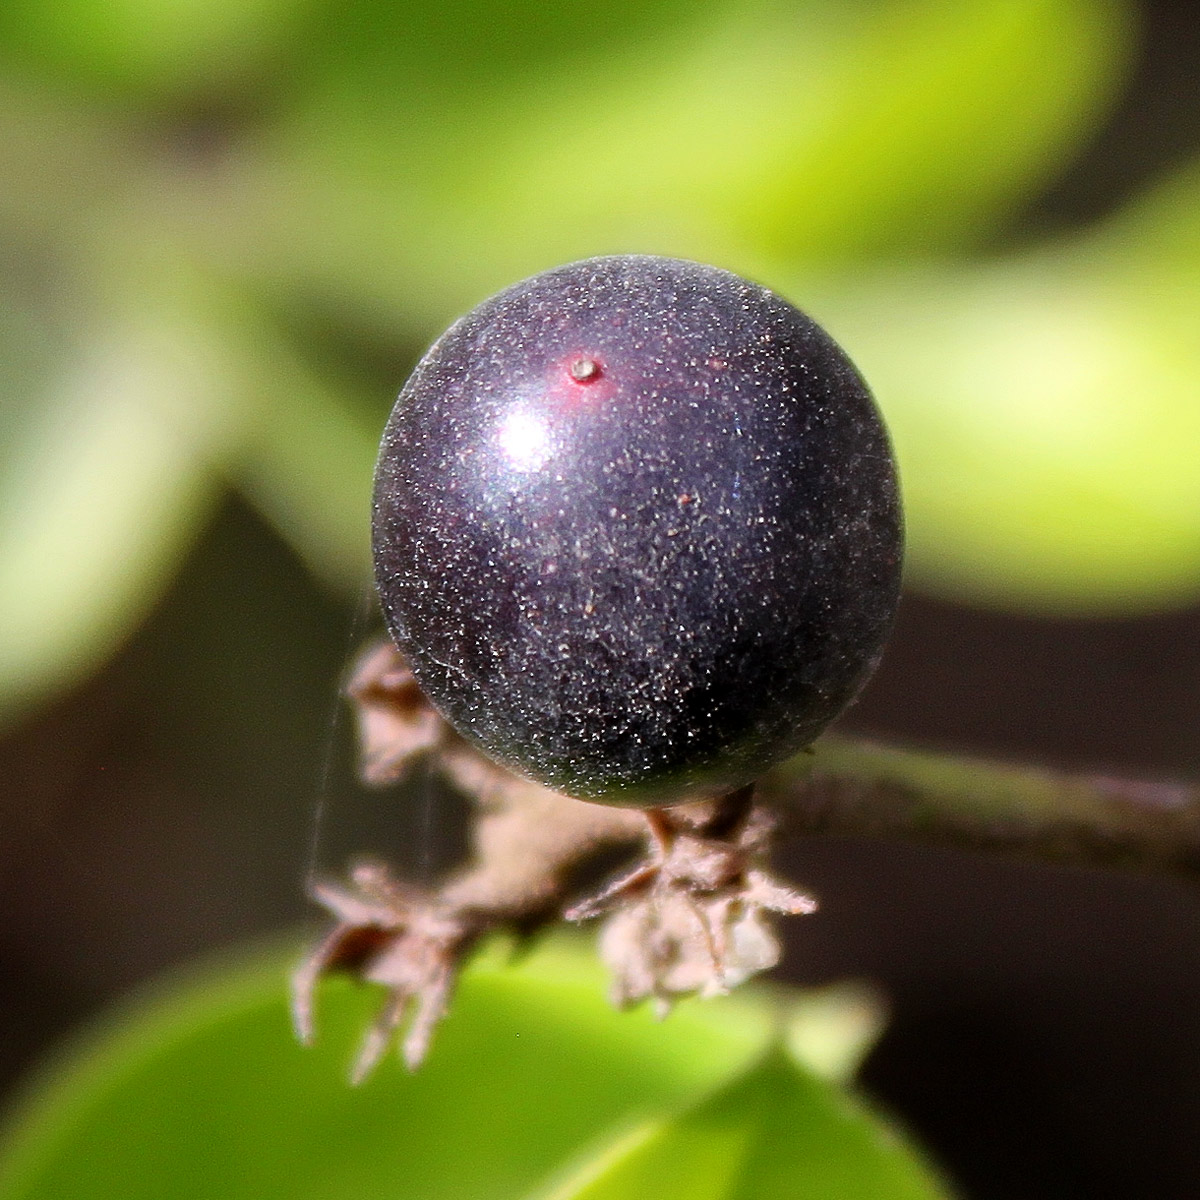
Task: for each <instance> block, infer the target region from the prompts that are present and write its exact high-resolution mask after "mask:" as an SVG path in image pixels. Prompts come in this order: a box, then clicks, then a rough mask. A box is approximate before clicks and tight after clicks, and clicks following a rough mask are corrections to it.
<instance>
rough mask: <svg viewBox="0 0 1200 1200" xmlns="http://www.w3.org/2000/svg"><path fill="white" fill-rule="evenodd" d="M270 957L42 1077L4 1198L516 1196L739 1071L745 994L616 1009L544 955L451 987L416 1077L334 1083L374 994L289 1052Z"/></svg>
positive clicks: (585, 960)
mask: <svg viewBox="0 0 1200 1200" xmlns="http://www.w3.org/2000/svg"><path fill="white" fill-rule="evenodd" d="M285 974H286V966H285V964H284V962H282V961H281V960H280V958H279V957H278V956H277V955H271V956H269V957H268V958H266V959H265V960H262V959H259V960H257V961H255V962H254V963H252V964H251V965H249V966H243V967H240V968H237V969H226V970H225V971H224V972H223V973H221V974H218V975H217V976H216V977H210V978H207V979H203V980H201V981H200V982H198V983H192V984H190V985H189V986H186V987H183V988H178V987H177V988H173V989H171V990H170V991H168V992H166V993H165V994H162V995H159V996H158V997H157V998H155V999H153V1000H151V1001H150V1002H148V1003H144V1004H143V1005H141V1006H139V1007H138V1008H136V1009H134V1010H133V1011H126V1012H125V1013H123V1014H122V1015H120V1016H118V1017H115V1018H112V1019H110V1021H109V1023H108V1025H107V1027H106V1028H105V1029H103V1030H102V1031H101V1032H100V1033H99V1034H98V1035H93V1036H92V1037H91V1039H89V1044H87V1045H86V1046H85V1047H83V1048H81V1049H76V1050H75V1051H74V1052H73V1053H71V1054H69V1055H68V1056H66V1057H65V1058H63V1059H61V1060H60V1061H59V1062H58V1063H57V1064H56V1065H54V1066H52V1067H51V1068H50V1069H48V1070H47V1071H46V1072H45V1073H44V1075H43V1077H42V1078H41V1080H40V1081H39V1082H38V1083H37V1084H36V1086H35V1087H34V1088H33V1090H32V1092H31V1094H30V1095H28V1096H27V1097H26V1099H25V1101H24V1103H23V1104H22V1105H21V1106H20V1107H19V1108H18V1109H17V1111H16V1113H15V1114H14V1115H13V1117H12V1119H11V1121H10V1125H9V1128H8V1131H7V1136H6V1137H4V1138H3V1141H2V1144H0V1197H3V1200H18V1198H20V1200H34V1198H36V1197H45V1198H46V1200H51V1198H54V1200H61V1197H64V1196H70V1197H71V1198H72V1200H99V1198H100V1197H114V1198H116V1197H119V1198H120V1200H140V1198H143V1197H144V1198H145V1200H159V1198H160V1197H162V1196H165V1195H166V1196H171V1197H173V1198H175V1200H184V1198H186V1197H196V1198H199V1197H206V1198H209V1200H211V1198H212V1197H216V1196H220V1197H222V1200H238V1198H240V1197H246V1198H247V1200H250V1198H253V1200H271V1198H272V1197H279V1198H280V1200H304V1198H305V1197H313V1198H314V1200H315V1198H317V1197H320V1198H321V1200H334V1198H338V1197H346V1198H347V1200H350V1198H351V1197H362V1196H373V1195H379V1196H388V1197H393V1198H395V1200H401V1198H403V1197H414V1198H420V1200H438V1198H439V1197H444V1198H445V1200H463V1198H464V1197H470V1198H471V1200H491V1198H495V1200H513V1197H516V1196H521V1195H523V1194H525V1193H526V1192H528V1191H529V1190H530V1189H531V1188H533V1187H534V1186H536V1185H537V1184H538V1183H539V1181H540V1180H543V1179H545V1178H547V1177H548V1176H549V1175H550V1174H551V1173H552V1172H553V1171H555V1170H557V1169H559V1168H560V1167H561V1164H562V1163H564V1162H565V1161H567V1160H568V1158H569V1157H571V1156H573V1155H575V1154H576V1153H578V1151H579V1149H580V1147H583V1146H586V1145H589V1144H592V1143H594V1142H595V1141H596V1140H597V1139H598V1138H601V1137H603V1136H605V1135H606V1134H607V1133H608V1132H609V1131H611V1130H613V1129H614V1128H617V1127H624V1126H627V1125H628V1124H629V1123H630V1122H632V1121H635V1120H637V1119H639V1118H640V1117H643V1116H646V1115H654V1114H658V1113H663V1112H669V1111H675V1110H676V1109H678V1108H679V1107H681V1106H682V1105H685V1104H687V1103H689V1102H690V1101H691V1100H692V1099H694V1098H695V1097H697V1096H699V1095H701V1094H703V1093H705V1092H707V1091H709V1090H711V1089H712V1088H713V1087H715V1086H717V1085H718V1084H719V1083H720V1082H721V1081H722V1080H723V1079H725V1078H728V1077H729V1076H730V1075H731V1074H732V1073H735V1072H737V1071H739V1070H741V1069H743V1068H744V1067H745V1066H746V1064H747V1063H749V1062H751V1061H753V1060H754V1059H755V1058H756V1057H757V1056H758V1055H759V1054H761V1053H762V1050H763V1048H764V1046H765V1044H766V1042H767V1040H768V1039H769V1037H770V1036H771V1030H772V1028H773V1025H774V1022H773V1018H772V1011H771V1008H770V1006H769V1005H767V1004H765V1003H764V1001H763V999H762V998H761V996H760V997H759V999H757V1000H751V999H750V998H748V997H747V998H736V997H735V998H730V999H728V1000H720V1001H706V1002H691V1003H687V1004H684V1005H681V1006H680V1007H679V1009H678V1010H677V1011H676V1012H675V1013H673V1014H672V1016H671V1017H670V1019H669V1020H667V1021H665V1022H656V1021H654V1020H653V1018H652V1017H651V1015H650V1014H649V1013H648V1012H647V1011H645V1010H642V1011H637V1012H632V1013H624V1014H622V1013H617V1012H615V1011H613V1010H612V1009H611V1008H610V1007H609V1005H608V1004H607V1002H606V1000H605V996H604V991H605V983H604V980H603V979H602V977H601V973H600V971H599V969H598V967H597V966H596V965H595V964H594V961H593V959H592V958H591V956H590V955H586V954H584V953H583V952H581V951H580V949H579V948H578V943H576V944H575V945H574V946H572V945H569V944H562V943H557V944H551V945H547V946H545V947H543V948H542V949H540V950H539V951H538V952H537V953H535V954H533V955H531V956H530V957H528V958H527V959H525V960H524V961H522V962H521V963H520V964H519V965H516V966H509V965H505V964H503V963H502V962H499V961H498V960H497V957H496V956H494V955H493V956H490V957H485V959H484V960H482V961H480V962H478V963H477V964H476V965H475V966H474V967H473V968H472V969H471V970H470V971H469V972H468V973H467V975H466V978H465V979H464V981H463V983H462V986H461V988H460V992H459V995H458V997H457V999H456V1001H455V1005H454V1008H453V1010H452V1012H451V1014H450V1017H449V1018H448V1019H447V1021H446V1022H445V1024H444V1025H443V1027H442V1028H441V1029H440V1030H439V1032H438V1036H437V1038H436V1040H435V1043H434V1046H433V1050H432V1053H431V1055H430V1058H429V1060H428V1061H427V1063H426V1064H425V1066H424V1067H423V1068H422V1069H421V1071H420V1072H418V1073H417V1074H415V1075H408V1074H406V1073H405V1072H404V1070H403V1068H402V1067H401V1065H400V1064H399V1062H398V1061H397V1060H396V1059H395V1058H392V1059H389V1060H388V1061H386V1062H385V1063H384V1064H383V1065H382V1067H381V1068H380V1069H379V1071H378V1072H377V1073H376V1075H375V1076H373V1077H372V1078H371V1079H370V1080H369V1081H368V1082H367V1083H366V1084H365V1085H364V1086H362V1087H360V1088H350V1087H348V1086H347V1084H346V1081H345V1079H346V1071H347V1067H348V1065H349V1062H350V1059H351V1056H352V1054H353V1052H354V1048H355V1046H356V1044H357V1041H358V1039H359V1037H360V1036H361V1033H362V1030H363V1028H364V1024H365V1022H366V1021H367V1019H368V1017H369V1015H370V1013H371V1012H372V1011H373V1009H374V1007H375V1006H376V1005H377V1004H378V1003H379V1001H380V994H379V992H378V991H377V990H376V989H372V988H361V987H355V986H353V985H351V984H350V983H348V982H346V981H343V980H334V981H331V982H330V983H328V984H327V985H326V986H325V987H324V988H323V989H322V991H321V994H320V996H319V1005H318V1009H317V1017H318V1035H319V1040H318V1044H317V1045H316V1047H314V1048H312V1049H303V1048H301V1047H300V1046H298V1045H297V1044H296V1042H295V1041H294V1038H293V1036H292V1034H291V1031H290V1027H289V1021H288V1014H287V1001H286V995H285Z"/></svg>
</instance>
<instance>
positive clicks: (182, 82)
mask: <svg viewBox="0 0 1200 1200" xmlns="http://www.w3.org/2000/svg"><path fill="white" fill-rule="evenodd" d="M310 7H311V4H310V3H309V0H44V2H43V0H6V2H5V4H4V5H3V6H0V50H2V51H3V54H4V57H5V58H7V59H8V60H9V61H14V60H15V61H16V62H18V63H19V64H20V65H21V66H22V67H25V68H26V69H28V68H30V67H32V68H33V69H34V70H36V71H39V72H44V73H45V74H46V75H48V76H56V75H58V76H66V77H68V78H69V79H70V80H71V81H72V83H73V85H74V87H75V88H78V87H79V85H80V83H84V84H85V85H91V86H93V87H96V88H97V89H99V90H103V91H107V92H116V93H132V94H133V95H134V96H138V95H139V94H140V95H142V96H145V95H149V96H150V97H161V96H164V95H165V96H170V97H174V96H178V95H180V94H181V93H182V94H185V95H186V94H187V93H189V92H193V91H200V90H202V89H205V90H208V91H209V92H211V91H213V90H216V89H218V88H221V87H226V88H235V89H236V88H238V87H244V86H245V85H246V83H247V82H249V79H248V78H247V76H250V75H251V74H252V73H253V72H255V71H260V70H264V69H265V68H266V67H267V66H268V64H270V63H271V61H272V59H273V58H275V57H276V55H277V54H278V50H279V43H281V42H283V43H284V44H286V41H287V35H288V34H289V33H291V32H292V29H293V27H294V26H295V24H296V22H297V19H298V18H299V16H301V15H302V14H303V12H304V10H306V9H308V8H310Z"/></svg>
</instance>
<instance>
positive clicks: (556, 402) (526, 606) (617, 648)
mask: <svg viewBox="0 0 1200 1200" xmlns="http://www.w3.org/2000/svg"><path fill="white" fill-rule="evenodd" d="M373 541H374V557H375V574H376V583H377V587H378V591H379V597H380V602H381V605H382V608H383V614H384V619H385V621H386V623H387V627H388V630H389V632H390V634H391V635H392V637H393V638H394V639H395V641H396V643H397V645H398V646H399V647H400V649H401V650H402V651H403V652H404V654H405V655H406V656H407V658H408V659H409V661H410V663H411V664H412V668H413V671H414V673H415V675H416V678H417V680H418V682H419V683H420V685H421V687H422V689H423V690H424V691H425V692H426V694H427V695H428V696H429V698H430V699H431V700H432V702H433V703H434V705H435V706H436V707H437V708H438V709H439V710H440V711H441V712H442V714H443V715H444V716H445V717H446V718H447V719H448V720H449V721H450V723H451V724H452V725H454V726H455V728H457V729H458V730H459V732H460V733H462V734H463V735H464V736H465V737H467V738H468V739H469V740H471V741H473V742H475V743H476V744H477V745H479V746H480V747H481V748H482V749H483V750H484V751H485V752H486V753H488V754H489V755H491V756H492V757H493V758H495V759H496V760H498V761H500V762H502V763H504V764H505V765H507V766H509V767H511V768H512V769H513V770H515V771H517V772H518V773H521V774H523V775H526V776H528V777H530V778H532V779H535V780H537V781H539V782H541V783H544V784H547V785H548V786H551V787H554V788H556V789H558V790H560V791H563V792H565V793H567V794H568V795H572V796H576V797H579V798H581V799H587V800H595V801H601V802H606V803H616V804H629V805H637V806H643V807H651V806H662V805H669V804H674V803H680V802H683V801H687V800H692V799H697V798H700V797H703V796H709V795H717V794H722V793H726V792H729V791H732V790H734V789H736V788H738V787H740V786H742V785H744V784H746V783H748V782H750V781H752V780H753V779H754V778H755V777H757V776H758V775H760V774H761V773H762V772H763V771H764V770H766V769H767V768H768V767H770V766H771V765H772V764H774V763H775V762H778V761H780V760H781V759H783V758H785V757H787V756H788V755H790V754H792V753H794V752H795V751H797V750H800V749H802V748H803V747H805V746H806V745H808V744H809V743H810V742H811V741H812V740H813V739H814V738H815V737H816V736H817V735H818V734H819V733H820V732H821V731H822V730H823V729H824V728H825V726H826V725H827V724H828V723H829V722H830V721H831V720H832V719H833V718H834V717H836V716H837V715H838V713H840V712H841V711H842V709H843V708H844V707H845V706H846V705H847V704H848V703H849V702H850V701H851V700H852V699H853V697H854V695H855V694H856V692H857V691H858V689H859V688H860V687H861V685H862V684H863V682H864V681H865V680H866V678H867V677H868V676H869V675H870V673H871V671H872V670H873V669H874V667H875V665H876V663H877V661H878V658H879V654H880V652H881V649H882V646H883V642H884V640H885V638H886V635H887V632H888V629H889V627H890V625H891V621H892V616H893V613H894V609H895V605H896V599H897V594H898V590H899V580H900V562H901V547H902V529H901V516H900V505H899V498H898V491H897V483H896V474H895V467H894V462H893V458H892V454H891V449H890V447H889V444H888V439H887V434H886V432H885V430H884V428H883V424H882V422H881V420H880V417H879V414H878V412H877V410H876V408H875V405H874V402H873V401H872V399H871V396H870V393H869V392H868V390H867V388H866V385H865V384H864V383H863V381H862V379H861V377H860V376H859V375H858V373H857V371H856V370H855V369H854V367H853V365H852V364H851V363H850V361H849V359H847V357H846V356H845V354H844V353H843V352H842V351H841V350H840V348H839V347H838V346H837V345H836V344H835V343H834V342H833V340H832V339H831V338H830V337H829V336H828V335H827V334H826V333H824V331H823V330H821V329H820V328H819V327H818V326H817V325H816V324H815V323H813V322H812V321H811V320H810V319H809V318H808V317H806V316H804V315H803V314H802V313H800V312H799V311H798V310H797V309H795V308H793V307H792V306H791V305H790V304H788V303H787V302H786V301H785V300H783V299H782V298H780V297H779V296H777V295H775V294H774V293H772V292H770V291H768V290H767V289H765V288H762V287H760V286H758V285H757V284H753V283H750V282H747V281H746V280H743V279H741V278H739V277H737V276H735V275H732V274H730V273H728V272H726V271H722V270H718V269H717V268H715V267H708V266H702V265H700V264H698V263H691V262H684V261H680V260H675V259H665V258H657V257H651V256H642V255H628V256H616V257H610V258H599V259H591V260H587V261H584V262H579V263H572V264H569V265H567V266H564V267H559V268H556V269H554V270H551V271H547V272H545V273H543V274H541V275H537V276H535V277H533V278H531V279H528V280H525V281H524V282H522V283H518V284H516V285H514V286H513V287H511V288H509V289H507V290H506V291H503V292H501V293H500V294H499V295H497V296H494V297H493V298H492V299H490V300H487V301H485V302H484V303H483V304H481V305H480V306H479V307H478V308H476V309H475V310H474V311H473V312H471V313H469V314H468V315H467V316H465V317H463V318H462V319H461V320H459V321H458V322H457V323H456V324H454V325H453V326H452V327H451V328H450V329H449V330H447V332H446V333H445V334H443V336H442V337H441V338H440V339H439V340H438V341H437V343H436V344H435V345H434V346H433V347H432V348H431V349H430V350H429V352H428V353H427V354H426V355H425V357H424V358H423V359H422V360H421V362H420V363H419V364H418V366H417V368H416V370H415V371H414V373H413V375H412V377H411V379H410V380H409V381H408V383H407V384H406V386H405V388H404V390H403V391H402V392H401V394H400V398H399V400H398V401H397V403H396V406H395V409H394V410H393V412H392V415H391V418H390V419H389V421H388V424H387V428H386V429H385V432H384V436H383V443H382V447H381V451H380V457H379V464H378V467H377V471H376V479H375V500H374V519H373Z"/></svg>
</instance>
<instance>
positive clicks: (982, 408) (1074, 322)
mask: <svg viewBox="0 0 1200 1200" xmlns="http://www.w3.org/2000/svg"><path fill="white" fill-rule="evenodd" d="M1198 235H1200V172H1197V171H1193V172H1189V173H1186V174H1185V176H1184V177H1183V178H1181V179H1179V180H1173V181H1171V182H1169V183H1168V184H1167V185H1165V186H1164V188H1163V190H1162V192H1161V194H1160V195H1158V196H1156V197H1152V198H1150V199H1148V200H1147V201H1146V203H1145V204H1144V205H1143V206H1141V207H1140V209H1139V210H1138V211H1131V212H1129V213H1126V214H1123V215H1122V216H1121V217H1120V218H1119V219H1118V220H1116V221H1114V222H1112V223H1111V226H1110V227H1109V228H1107V229H1103V230H1101V231H1099V232H1098V233H1096V234H1094V235H1091V236H1090V237H1088V238H1086V239H1083V240H1080V241H1072V242H1069V243H1064V244H1062V245H1059V246H1055V247H1051V248H1050V249H1048V250H1043V251H1039V252H1036V253H1033V254H1030V255H1027V256H1025V257H1024V258H1020V259H1014V260H1007V261H1002V262H998V263H995V264H992V265H990V266H988V267H984V268H977V269H975V270H972V271H966V270H958V271H954V270H949V269H947V270H941V271H934V272H929V273H905V274H903V275H899V276H897V277H892V278H887V277H878V276H877V277H876V278H875V279H874V280H873V281H871V282H870V283H868V284H866V285H864V286H861V287H856V288H847V289H846V290H845V292H843V293H842V294H841V296H840V297H838V298H836V299H834V298H829V299H828V303H825V302H824V301H823V302H822V303H821V308H820V314H821V315H822V316H823V317H824V318H825V319H827V320H828V321H829V324H830V326H831V328H832V330H833V331H834V333H835V334H836V335H837V336H838V337H839V338H841V339H842V340H843V341H844V343H845V344H846V345H847V346H850V347H852V348H853V349H852V352H853V354H854V357H855V359H856V361H857V362H858V364H859V366H860V367H861V368H862V370H863V372H864V374H865V375H866V376H867V378H868V379H870V380H871V383H872V386H873V387H874V389H875V391H876V395H877V396H878V398H879V400H880V403H881V404H882V406H883V408H884V411H885V413H886V415H887V418H888V421H889V424H890V426H891V428H892V432H893V435H894V437H895V441H896V447H897V451H898V453H899V456H900V463H901V472H902V481H903V485H904V490H905V496H906V503H907V512H908V534H909V560H908V561H909V568H910V574H909V578H910V581H911V582H912V583H913V584H915V585H916V586H918V587H922V588H926V589H929V590H932V591H936V592H939V593H942V594H946V595H949V596H953V597H957V598H960V599H966V600H968V601H972V602H978V603H986V604H998V605H1000V606H1002V607H1006V608H1017V609H1025V610H1032V611H1037V612H1051V613H1052V612H1060V613H1089V612H1092V613H1104V612H1107V613H1119V612H1137V611H1145V610H1153V609H1157V608H1163V607H1167V606H1170V605H1174V604H1188V603H1192V602H1194V601H1195V599H1196V598H1197V597H1198V596H1200V470H1198V469H1197V453H1198V450H1200V402H1198V401H1200V382H1198V381H1200V338H1198V337H1197V336H1196V330H1197V329H1198V328H1200V236H1198Z"/></svg>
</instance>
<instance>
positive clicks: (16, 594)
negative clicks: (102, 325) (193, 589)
mask: <svg viewBox="0 0 1200 1200" xmlns="http://www.w3.org/2000/svg"><path fill="white" fill-rule="evenodd" d="M193 350H194V344H193V339H192V338H191V337H190V336H189V335H188V331H185V330H181V329H179V328H171V327H169V326H165V325H162V324H159V323H158V322H157V321H155V322H151V323H150V324H141V325H139V326H138V327H136V328H130V327H126V328H122V329H119V330H105V331H103V332H99V333H97V336H96V337H95V339H94V340H92V341H91V343H90V345H89V346H88V348H87V349H86V350H85V351H84V352H83V353H82V354H81V355H80V356H79V357H78V358H77V359H76V360H75V361H74V362H73V363H72V364H71V365H70V366H65V365H64V366H63V367H61V368H60V373H59V374H58V375H57V378H55V379H54V381H53V382H52V383H49V386H48V387H46V390H45V391H44V392H42V393H41V394H33V395H30V396H29V397H27V402H26V403H25V404H24V405H23V406H22V411H21V415H20V420H19V427H18V428H17V429H16V430H15V431H14V434H13V440H12V442H11V443H10V445H9V447H8V449H7V453H6V456H5V457H6V460H7V461H6V463H5V471H4V475H3V478H0V721H2V720H3V719H4V718H5V717H6V716H10V715H12V714H13V713H15V712H16V711H17V710H19V709H20V708H21V707H22V706H25V705H28V704H30V703H32V702H34V701H36V700H38V699H40V698H42V697H43V696H44V695H46V694H47V693H49V692H51V691H53V690H55V689H58V688H61V687H63V686H66V685H67V684H69V683H74V682H77V681H78V680H79V679H80V678H81V677H82V676H84V675H85V674H86V673H87V672H88V671H90V670H91V669H93V668H94V667H95V665H96V664H97V663H99V662H100V661H102V660H103V658H104V657H106V656H107V654H108V653H109V652H110V651H111V649H112V647H113V646H114V645H116V644H117V643H118V642H119V641H120V640H121V639H122V638H123V637H124V636H125V635H126V634H127V633H128V632H129V631H130V629H131V628H132V627H133V625H134V624H135V622H136V621H137V620H138V619H139V618H140V617H141V615H142V614H143V613H144V612H145V610H146V608H147V605H148V603H149V602H150V600H151V599H152V598H153V597H154V596H155V595H157V593H158V592H159V591H160V590H161V588H162V587H163V586H164V585H165V583H166V581H167V579H168V578H169V577H170V575H171V573H172V572H173V570H174V567H175V565H176V563H177V561H178V558H179V556H180V554H181V553H182V551H183V549H184V548H185V547H186V545H187V544H188V543H189V542H190V540H191V538H192V536H193V535H194V533H195V531H196V529H197V527H198V525H199V522H200V521H201V520H202V519H203V517H204V515H205V514H206V512H207V510H208V507H209V504H210V502H211V499H212V496H213V489H212V481H211V478H210V476H209V475H208V473H207V462H208V453H209V451H210V450H211V442H210V439H211V438H212V437H214V436H216V431H215V430H214V429H212V428H204V429H202V428H201V426H202V425H203V424H204V423H205V417H204V414H205V413H207V412H209V411H211V406H210V405H207V404H206V403H205V402H204V401H205V384H206V383H207V382H209V381H208V380H206V379H205V378H204V373H203V369H202V367H201V366H200V363H199V362H198V361H197V360H196V358H195V356H194V355H193V353H192V351H193ZM48 382H49V381H47V380H43V381H42V383H43V385H45V384H47V383H48Z"/></svg>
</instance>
